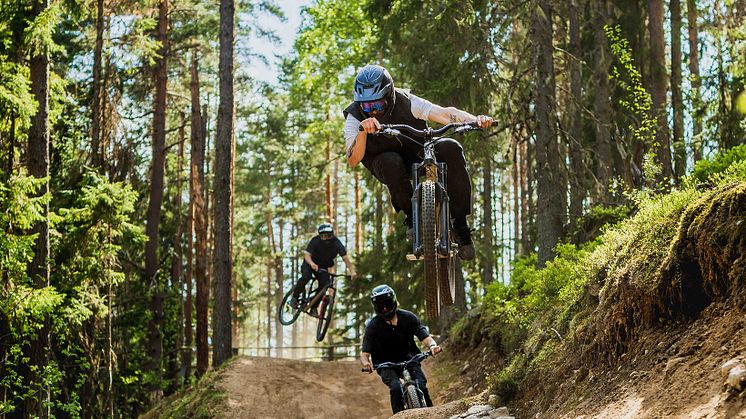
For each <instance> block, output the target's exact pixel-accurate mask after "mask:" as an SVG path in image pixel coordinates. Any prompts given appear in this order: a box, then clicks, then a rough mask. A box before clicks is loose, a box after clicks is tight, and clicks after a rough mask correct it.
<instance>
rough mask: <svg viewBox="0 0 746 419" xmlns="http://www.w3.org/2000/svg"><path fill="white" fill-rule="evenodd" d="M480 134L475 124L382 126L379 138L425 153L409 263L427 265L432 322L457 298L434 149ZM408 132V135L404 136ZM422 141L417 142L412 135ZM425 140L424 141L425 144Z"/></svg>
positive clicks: (441, 172) (418, 172) (442, 175)
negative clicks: (468, 134)
mask: <svg viewBox="0 0 746 419" xmlns="http://www.w3.org/2000/svg"><path fill="white" fill-rule="evenodd" d="M450 130H453V132H454V133H455V134H463V133H466V132H469V131H481V128H479V126H478V125H477V124H476V122H462V123H452V124H448V125H445V126H443V127H442V128H438V129H432V128H426V129H424V130H419V129H417V128H414V127H411V126H409V125H400V124H394V125H385V124H384V125H381V128H380V129H379V131H378V133H379V134H384V135H389V136H392V137H395V138H398V139H406V140H409V141H412V142H413V143H415V144H417V145H418V146H420V147H422V149H423V159H422V162H420V163H414V164H413V165H412V189H413V193H412V227H413V229H414V241H413V243H412V253H411V254H408V255H407V259H408V260H420V259H421V260H422V261H423V263H424V265H425V312H426V314H427V318H428V319H429V320H434V319H436V318H437V317H438V316H439V315H440V304H441V303H442V304H443V305H452V304H453V300H454V298H455V294H456V263H455V260H454V258H455V257H456V254H457V253H458V244H457V243H456V242H454V240H453V239H452V237H453V234H452V231H451V230H452V229H453V225H452V220H451V214H450V208H449V204H448V192H447V191H446V164H445V163H443V162H438V161H437V159H436V158H435V146H436V145H437V144H438V143H439V142H441V141H444V140H447V139H448V138H446V137H444V136H443V135H444V134H445V133H447V132H448V131H450ZM405 132H406V133H405ZM408 134H409V135H414V136H417V137H419V138H420V140H419V141H418V140H416V139H414V138H412V137H410V136H409V135H408ZM423 140H424V141H423Z"/></svg>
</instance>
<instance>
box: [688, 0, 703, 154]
mask: <svg viewBox="0 0 746 419" xmlns="http://www.w3.org/2000/svg"><path fill="white" fill-rule="evenodd" d="M686 12H687V21H688V22H687V25H688V29H689V77H690V79H691V83H692V87H691V95H692V149H693V150H692V151H693V155H694V162H695V163H696V162H698V161H699V160H701V159H702V142H703V141H702V138H701V134H702V117H701V116H700V115H699V111H700V109H701V108H702V98H701V96H700V90H699V87H700V85H701V83H702V82H701V80H700V78H699V41H698V39H697V38H698V36H699V26H698V24H697V1H696V0H687V1H686Z"/></svg>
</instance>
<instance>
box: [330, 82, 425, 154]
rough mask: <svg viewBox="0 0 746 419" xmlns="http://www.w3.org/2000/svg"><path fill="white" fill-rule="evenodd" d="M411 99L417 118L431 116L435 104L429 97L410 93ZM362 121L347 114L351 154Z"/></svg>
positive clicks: (348, 151) (346, 126) (348, 146)
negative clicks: (424, 97)
mask: <svg viewBox="0 0 746 419" xmlns="http://www.w3.org/2000/svg"><path fill="white" fill-rule="evenodd" d="M409 101H410V103H411V111H412V115H414V117H415V118H417V119H422V120H424V121H427V120H428V118H429V117H430V111H431V110H432V109H433V104H432V102H430V101H429V100H427V99H423V98H421V97H419V96H415V95H413V94H411V93H410V94H409ZM360 122H361V121H358V120H357V118H355V117H354V116H352V114H347V119H346V120H345V126H344V136H345V145H346V146H345V151H346V152H347V154H348V155H349V153H350V147H352V144H353V143H354V142H355V138H357V133H358V132H359V131H358V126H360Z"/></svg>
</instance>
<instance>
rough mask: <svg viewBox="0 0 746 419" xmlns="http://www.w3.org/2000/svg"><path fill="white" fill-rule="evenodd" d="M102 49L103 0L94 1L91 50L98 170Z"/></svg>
mask: <svg viewBox="0 0 746 419" xmlns="http://www.w3.org/2000/svg"><path fill="white" fill-rule="evenodd" d="M103 49H104V0H96V42H95V45H94V48H93V92H92V95H91V96H92V97H91V114H92V115H91V161H92V163H93V166H94V167H96V168H100V166H101V163H102V161H103V159H102V155H101V150H100V148H101V103H102V101H103V100H102V94H101V92H102V89H101V87H102V86H101V67H102V61H103V60H102V56H103Z"/></svg>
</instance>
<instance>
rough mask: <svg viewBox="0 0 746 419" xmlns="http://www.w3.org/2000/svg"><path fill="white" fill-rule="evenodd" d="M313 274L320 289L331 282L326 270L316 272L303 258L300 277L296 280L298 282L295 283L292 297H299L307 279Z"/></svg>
mask: <svg viewBox="0 0 746 419" xmlns="http://www.w3.org/2000/svg"><path fill="white" fill-rule="evenodd" d="M313 276H315V277H316V279H317V280H318V281H319V289H321V287H325V286H327V285H329V283H330V282H331V280H330V279H329V273H328V272H325V271H324V272H316V271H314V270H313V269H311V265H309V264H308V263H306V261H305V260H304V261H303V263H302V264H301V265H300V279H299V280H298V283H297V284H295V288H294V289H293V297H295V298H299V297H300V294H301V292H303V288H305V286H306V284H308V281H310V280H311V278H312V277H313ZM311 297H313V296H311V295H309V296H308V298H311Z"/></svg>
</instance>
